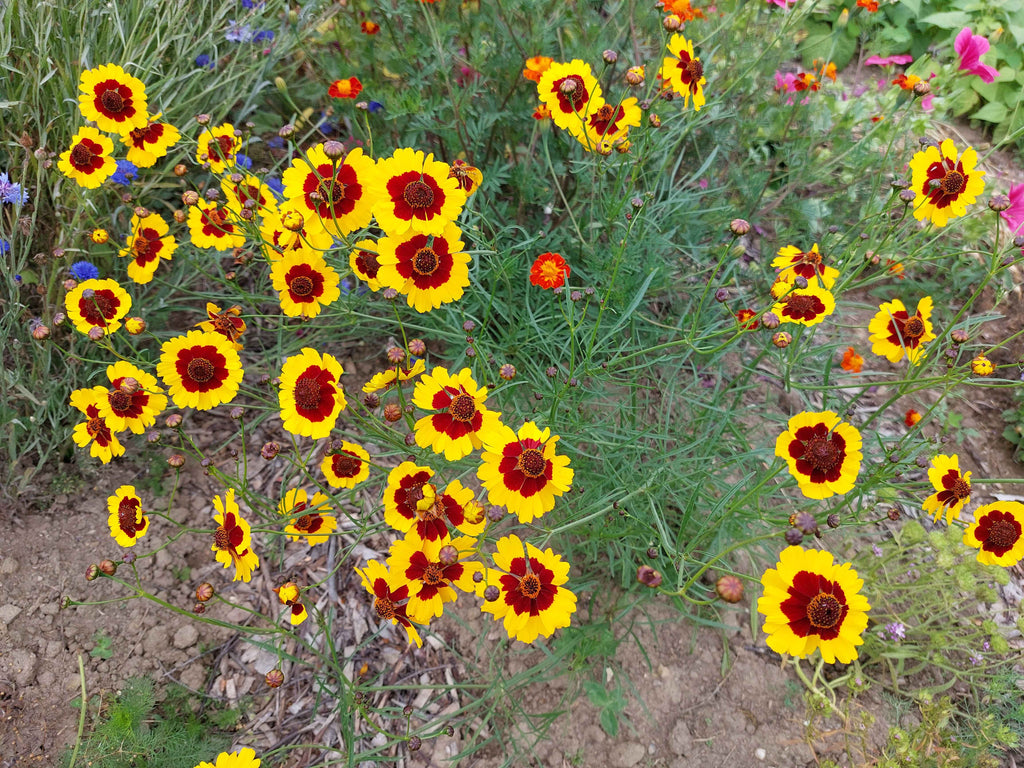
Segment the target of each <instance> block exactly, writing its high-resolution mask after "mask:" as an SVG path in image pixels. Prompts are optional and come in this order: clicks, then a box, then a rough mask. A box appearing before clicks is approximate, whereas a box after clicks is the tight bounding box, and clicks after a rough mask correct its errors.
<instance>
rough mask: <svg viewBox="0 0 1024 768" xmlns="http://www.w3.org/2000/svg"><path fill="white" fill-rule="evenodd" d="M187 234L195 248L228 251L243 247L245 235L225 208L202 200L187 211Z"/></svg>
mask: <svg viewBox="0 0 1024 768" xmlns="http://www.w3.org/2000/svg"><path fill="white" fill-rule="evenodd" d="M188 232H189V235H191V237H192V245H194V246H195V247H196V248H216V249H217V250H218V251H229V250H231V249H232V248H241V247H242V246H243V245H245V233H244V232H243V231H242V228H241V226H240V225H239V223H238V221H237V220H236V219H235V217H234V215H233V214H232V213H231V212H230V211H229V210H228V209H227V208H226V207H222V206H220V205H217V203H211V202H208V201H207V200H204V199H203V198H199V201H198V202H197V203H196V204H195V205H193V206H192V207H191V208H190V209H189V211H188Z"/></svg>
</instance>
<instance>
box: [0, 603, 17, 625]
mask: <svg viewBox="0 0 1024 768" xmlns="http://www.w3.org/2000/svg"><path fill="white" fill-rule="evenodd" d="M19 613H21V608H19V607H18V606H16V605H14V604H8V605H5V606H3V607H2V608H0V629H7V625H8V624H10V623H11V622H12V621H14V619H15V618H17V616H18V614H19Z"/></svg>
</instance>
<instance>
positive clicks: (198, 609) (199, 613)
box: [192, 603, 206, 616]
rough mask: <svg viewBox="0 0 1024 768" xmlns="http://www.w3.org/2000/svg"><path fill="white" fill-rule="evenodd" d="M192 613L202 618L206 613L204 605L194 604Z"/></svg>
mask: <svg viewBox="0 0 1024 768" xmlns="http://www.w3.org/2000/svg"><path fill="white" fill-rule="evenodd" d="M192 613H194V614H196V615H197V616H202V615H203V614H204V613H206V603H196V604H195V605H193V606H192Z"/></svg>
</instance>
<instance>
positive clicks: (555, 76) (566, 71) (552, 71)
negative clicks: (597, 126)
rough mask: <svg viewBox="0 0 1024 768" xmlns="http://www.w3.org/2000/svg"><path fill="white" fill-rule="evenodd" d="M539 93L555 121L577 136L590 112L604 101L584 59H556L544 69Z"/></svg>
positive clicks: (538, 83) (597, 108)
mask: <svg viewBox="0 0 1024 768" xmlns="http://www.w3.org/2000/svg"><path fill="white" fill-rule="evenodd" d="M537 95H538V96H539V98H540V100H541V103H542V104H543V105H544V106H545V107H546V108H547V109H548V110H550V112H551V119H552V120H554V121H555V125H557V126H558V127H559V128H561V129H562V130H565V131H569V133H571V134H572V135H573V136H577V137H578V136H580V135H581V134H582V133H583V131H584V127H585V125H586V121H587V120H588V118H589V117H590V115H592V114H594V113H595V112H597V111H598V110H599V109H601V107H603V106H604V104H605V101H604V99H603V98H602V96H601V86H600V85H598V82H597V78H595V77H594V75H593V74H592V73H591V71H590V65H589V64H587V63H586V62H584V61H582V60H581V59H573V60H572V61H570V62H569V63H567V64H566V63H561V62H555V63H553V64H552V65H551V66H550V67H548V68H547V69H546V70H544V72H543V74H541V76H540V80H539V81H538V82H537Z"/></svg>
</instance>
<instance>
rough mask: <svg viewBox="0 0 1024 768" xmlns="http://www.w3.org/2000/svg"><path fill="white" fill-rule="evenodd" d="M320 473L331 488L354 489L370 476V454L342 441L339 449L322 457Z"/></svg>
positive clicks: (353, 444)
mask: <svg viewBox="0 0 1024 768" xmlns="http://www.w3.org/2000/svg"><path fill="white" fill-rule="evenodd" d="M320 471H321V472H323V473H324V477H325V478H327V483H328V484H329V485H330V486H331V487H332V488H355V487H356V486H357V485H359V483H361V482H363V481H364V480H366V478H368V477H369V476H370V454H369V453H367V452H366V451H365V450H364V449H363V448H361V447H360V446H358V445H356V444H355V443H349V442H346V441H344V440H343V441H342V443H341V447H340V448H338V449H336V450H335V451H334V452H333V453H328V454H327V455H326V456H324V459H323V461H322V462H321V463H320Z"/></svg>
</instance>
